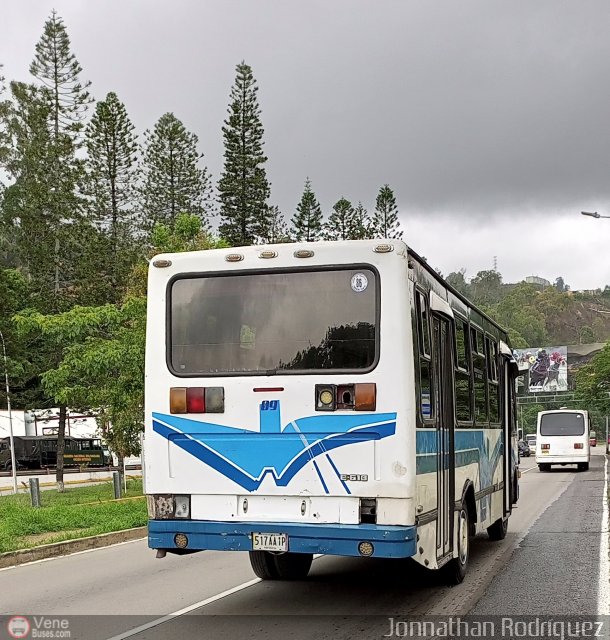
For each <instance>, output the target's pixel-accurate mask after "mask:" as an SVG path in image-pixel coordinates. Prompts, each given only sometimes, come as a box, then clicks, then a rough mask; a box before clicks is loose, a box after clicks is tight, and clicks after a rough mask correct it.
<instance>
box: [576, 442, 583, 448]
mask: <svg viewBox="0 0 610 640" xmlns="http://www.w3.org/2000/svg"><path fill="white" fill-rule="evenodd" d="M574 448H575V449H584V447H583V444H582V442H575V443H574Z"/></svg>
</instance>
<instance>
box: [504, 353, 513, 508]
mask: <svg viewBox="0 0 610 640" xmlns="http://www.w3.org/2000/svg"><path fill="white" fill-rule="evenodd" d="M502 362H503V364H504V367H503V368H504V371H503V376H502V377H503V378H504V393H503V394H502V395H503V397H504V416H503V420H502V422H503V424H504V428H503V432H504V433H503V434H502V437H503V438H504V469H503V473H502V480H503V481H504V492H503V493H504V515H505V516H506V514H508V513H510V511H511V509H512V502H513V500H514V499H515V498H516V496H513V491H511V487H512V486H513V465H512V460H513V433H514V431H513V429H514V420H515V415H514V410H515V408H514V405H513V402H514V400H513V399H514V397H515V393H514V385H515V383H514V379H513V377H512V376H511V371H510V366H509V362H508V360H507V359H506V358H502Z"/></svg>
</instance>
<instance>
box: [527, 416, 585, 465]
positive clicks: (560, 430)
mask: <svg viewBox="0 0 610 640" xmlns="http://www.w3.org/2000/svg"><path fill="white" fill-rule="evenodd" d="M589 427H590V425H589V413H588V411H581V410H577V409H558V410H556V411H541V412H540V413H539V414H538V429H537V438H536V464H537V465H538V468H539V469H540V471H549V470H550V468H551V465H552V464H561V465H566V464H576V465H578V470H579V471H587V470H588V469H589V455H590V451H589Z"/></svg>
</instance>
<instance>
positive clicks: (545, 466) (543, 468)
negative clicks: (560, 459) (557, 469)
mask: <svg viewBox="0 0 610 640" xmlns="http://www.w3.org/2000/svg"><path fill="white" fill-rule="evenodd" d="M538 469H540V471H550V470H551V465H550V464H539V465H538Z"/></svg>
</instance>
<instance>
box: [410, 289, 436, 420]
mask: <svg viewBox="0 0 610 640" xmlns="http://www.w3.org/2000/svg"><path fill="white" fill-rule="evenodd" d="M415 296H416V297H415V309H416V315H417V318H416V320H417V322H416V326H417V345H418V362H419V371H418V374H419V408H420V415H421V418H422V420H423V421H424V422H425V421H426V420H431V419H432V418H433V417H434V403H433V402H432V363H431V358H430V327H429V323H428V318H429V316H428V309H427V306H426V298H425V297H424V295H423V294H422V293H421V291H416V292H415ZM423 426H425V425H423Z"/></svg>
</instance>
